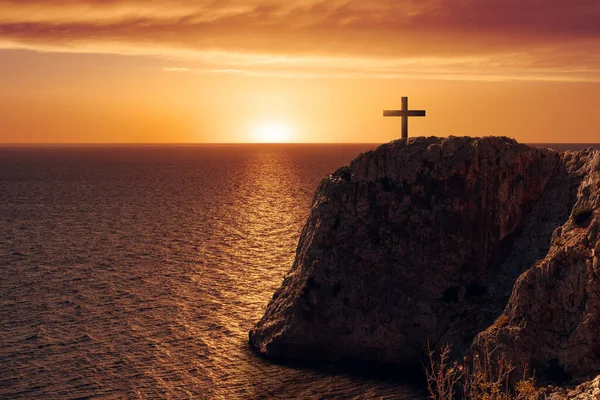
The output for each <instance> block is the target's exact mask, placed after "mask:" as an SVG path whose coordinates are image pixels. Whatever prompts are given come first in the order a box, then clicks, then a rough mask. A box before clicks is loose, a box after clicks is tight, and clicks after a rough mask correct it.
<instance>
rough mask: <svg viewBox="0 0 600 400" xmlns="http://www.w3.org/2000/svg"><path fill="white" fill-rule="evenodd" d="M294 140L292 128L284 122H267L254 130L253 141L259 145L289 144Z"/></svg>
mask: <svg viewBox="0 0 600 400" xmlns="http://www.w3.org/2000/svg"><path fill="white" fill-rule="evenodd" d="M291 138H292V128H291V127H290V126H289V125H288V124H285V123H282V122H265V123H262V124H259V125H256V126H255V127H254V128H253V129H252V141H254V142H258V143H287V142H290V141H291Z"/></svg>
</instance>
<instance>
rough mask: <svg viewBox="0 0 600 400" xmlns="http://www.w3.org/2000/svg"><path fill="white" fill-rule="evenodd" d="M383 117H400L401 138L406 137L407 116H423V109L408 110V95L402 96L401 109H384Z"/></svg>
mask: <svg viewBox="0 0 600 400" xmlns="http://www.w3.org/2000/svg"><path fill="white" fill-rule="evenodd" d="M383 116H384V117H402V139H408V117H424V116H425V110H409V109H408V97H403V98H402V110H385V111H384V112H383Z"/></svg>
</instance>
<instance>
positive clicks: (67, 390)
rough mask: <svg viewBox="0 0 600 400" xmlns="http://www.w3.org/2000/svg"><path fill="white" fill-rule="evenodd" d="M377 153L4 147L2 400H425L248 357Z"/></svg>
mask: <svg viewBox="0 0 600 400" xmlns="http://www.w3.org/2000/svg"><path fill="white" fill-rule="evenodd" d="M374 147H375V145H245V146H240V145H203V146H84V147H81V146H67V147H57V146H44V147H36V146H27V147H18V146H16V147H3V148H0V398H2V399H4V398H24V399H54V398H71V399H75V398H201V399H203V398H206V399H254V398H278V399H280V398H281V399H283V398H305V399H317V398H326V397H332V398H356V399H359V398H360V399H368V398H382V397H385V398H399V399H402V398H415V397H418V395H417V393H419V392H418V391H417V390H415V389H411V388H410V387H409V386H407V385H406V384H405V383H400V382H399V381H394V380H389V379H388V380H384V379H378V378H375V377H372V376H371V377H366V376H364V374H361V373H347V372H346V371H339V370H338V368H337V367H335V368H334V367H331V368H330V367H325V368H322V369H320V370H315V369H308V368H305V367H302V368H300V367H292V366H279V365H275V364H271V363H269V362H266V361H264V360H262V359H260V358H258V357H256V356H255V355H254V354H253V353H252V352H251V351H250V350H249V348H248V345H247V338H248V331H249V330H250V329H251V328H252V326H253V324H254V323H255V322H256V321H258V319H260V317H261V316H262V314H263V312H264V309H265V307H266V305H267V302H268V301H269V300H270V298H271V296H272V294H273V292H274V291H275V290H276V289H277V288H278V287H279V285H280V284H281V282H282V279H283V276H284V275H285V273H286V272H287V271H288V270H289V268H290V267H291V265H292V261H293V258H294V254H295V250H296V245H297V241H298V237H299V235H300V230H301V228H302V226H303V225H304V222H305V220H306V218H307V216H308V213H309V211H310V204H311V200H312V197H313V194H314V191H315V189H316V187H317V185H318V183H319V182H320V180H321V179H322V178H323V177H325V176H326V175H328V174H329V173H331V172H333V171H334V170H335V169H337V168H338V167H340V166H342V165H345V164H347V163H348V162H349V161H350V160H351V159H353V158H354V157H356V156H357V155H358V154H359V153H360V152H363V151H366V150H370V149H372V148H374Z"/></svg>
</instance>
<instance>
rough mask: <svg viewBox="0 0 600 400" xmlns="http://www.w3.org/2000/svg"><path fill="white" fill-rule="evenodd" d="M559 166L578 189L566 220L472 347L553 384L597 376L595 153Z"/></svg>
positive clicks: (599, 311)
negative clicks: (489, 351)
mask: <svg viewBox="0 0 600 400" xmlns="http://www.w3.org/2000/svg"><path fill="white" fill-rule="evenodd" d="M561 158H562V160H561V161H562V164H563V165H564V166H565V168H566V170H567V171H568V173H569V175H571V176H573V177H574V178H575V179H576V180H577V181H578V190H577V198H576V203H575V206H574V207H573V209H572V212H571V215H570V217H569V218H568V219H567V220H566V221H565V223H564V224H563V225H562V226H560V227H559V228H557V229H556V231H555V232H554V235H553V237H552V243H551V248H550V250H549V251H548V253H547V254H546V255H545V257H543V258H542V259H541V260H539V261H538V262H537V263H536V264H535V265H533V266H531V268H529V269H528V270H527V271H526V272H525V273H523V274H522V276H520V277H519V279H518V280H517V282H516V284H515V286H514V290H513V293H512V295H511V297H510V300H509V302H508V305H507V307H506V309H505V311H504V313H503V314H502V315H501V316H500V317H499V318H498V319H497V320H496V321H495V322H494V324H492V326H490V327H489V328H488V329H487V330H485V331H484V332H482V333H481V334H480V335H479V336H478V340H477V341H476V343H475V346H478V344H479V343H488V345H489V346H491V347H494V348H497V349H498V351H499V352H502V353H504V354H505V355H507V356H508V357H509V359H510V360H511V361H512V362H513V364H515V365H521V364H522V362H525V363H527V364H528V365H529V366H531V367H533V368H534V369H535V370H536V371H537V374H538V376H540V375H541V376H542V377H543V378H547V379H549V380H552V381H555V382H558V383H561V382H567V381H569V380H570V379H571V378H572V377H574V376H583V375H588V374H597V373H598V372H599V371H600V259H599V256H600V238H599V237H598V228H599V227H600V217H599V214H598V209H599V207H600V152H598V151H591V150H588V151H584V152H579V153H574V152H568V153H565V154H563V155H562V156H561ZM595 382H596V384H595V386H594V387H595V389H594V393H597V392H598V384H597V383H598V379H596V381H595ZM596 395H597V394H596ZM569 398H572V397H569ZM576 398H582V399H583V398H600V397H576Z"/></svg>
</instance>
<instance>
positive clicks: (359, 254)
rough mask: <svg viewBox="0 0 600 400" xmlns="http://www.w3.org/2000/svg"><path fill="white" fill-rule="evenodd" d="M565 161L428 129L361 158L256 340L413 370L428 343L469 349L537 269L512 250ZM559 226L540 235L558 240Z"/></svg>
mask: <svg viewBox="0 0 600 400" xmlns="http://www.w3.org/2000/svg"><path fill="white" fill-rule="evenodd" d="M560 165H561V164H560V157H559V155H558V154H557V153H555V152H552V151H549V150H542V149H535V148H531V147H528V146H524V145H520V144H518V143H516V142H515V141H513V140H511V139H507V138H484V139H472V138H448V139H440V138H414V139H410V140H408V141H402V140H400V141H395V142H392V143H390V144H387V145H383V146H381V147H379V148H378V149H377V150H375V151H372V152H369V153H366V154H364V155H362V156H360V157H359V158H357V159H356V160H354V161H353V162H352V163H351V164H350V166H348V167H346V168H342V169H340V170H338V171H337V172H336V173H334V174H333V175H331V176H330V177H328V178H327V179H325V180H324V181H323V183H322V184H321V186H320V187H319V189H318V191H317V194H316V196H315V199H314V202H313V207H312V212H311V215H310V217H309V219H308V222H307V223H306V226H305V227H304V230H303V232H302V235H301V239H300V242H299V245H298V249H297V255H296V260H295V262H294V264H293V267H292V269H291V271H290V272H289V273H288V275H287V276H286V277H285V279H284V282H283V285H282V287H281V288H280V289H279V290H278V291H277V292H276V293H275V295H274V296H273V299H272V301H271V303H270V304H269V306H268V307H267V311H266V313H265V315H264V317H263V318H262V320H261V321H260V322H259V323H258V324H257V326H256V328H255V329H254V330H252V331H251V332H250V343H251V345H252V346H253V348H254V349H256V350H257V351H258V352H259V353H261V354H263V355H265V356H270V357H276V358H291V359H327V360H340V359H356V360H365V361H376V362H385V363H396V364H403V365H406V366H409V365H419V366H420V357H421V355H422V354H423V352H424V350H425V349H426V348H427V341H428V340H429V341H430V342H431V343H433V345H435V344H436V343H438V342H451V343H453V344H454V348H455V349H458V350H461V349H464V348H466V347H468V345H469V344H470V343H471V341H472V339H473V337H474V336H475V335H476V334H477V333H478V332H480V331H481V330H482V329H484V328H485V327H487V326H489V325H490V324H491V323H492V322H493V320H494V319H495V318H496V317H497V316H498V315H499V314H500V313H501V312H502V309H503V308H504V306H505V305H506V301H507V299H508V296H509V295H510V292H511V289H512V286H513V283H514V281H515V280H516V279H517V277H518V276H519V274H520V273H521V272H522V271H523V270H524V269H525V268H526V265H524V264H520V263H515V262H512V263H510V262H509V263H506V262H505V261H506V259H507V257H506V253H507V251H506V249H510V248H511V247H512V243H513V242H514V241H515V237H516V236H518V233H519V229H521V230H522V229H523V222H524V220H525V219H526V217H527V215H528V214H529V213H530V212H531V211H532V209H533V208H534V206H535V204H536V202H537V201H538V200H539V198H540V197H541V196H542V194H543V193H544V192H545V190H546V188H547V187H548V183H549V182H550V180H551V179H552V178H553V177H554V176H555V175H556V174H557V172H558V171H559V169H560ZM546 218H547V219H549V220H552V218H553V216H552V215H547V216H546ZM552 229H553V227H552ZM552 229H546V231H545V232H538V231H537V230H536V231H535V232H533V233H534V234H535V235H536V236H537V235H541V236H542V239H544V240H545V243H546V247H547V243H549V241H550V235H551V232H552ZM528 240H529V239H528ZM534 240H535V239H534ZM544 240H542V241H544ZM546 250H547V248H546ZM531 252H532V251H530V250H527V253H531ZM544 255H545V253H544V252H543V251H542V252H540V251H538V249H536V250H535V251H533V254H527V255H525V256H526V257H529V258H530V259H531V262H534V261H535V260H536V259H538V258H540V257H543V256H544Z"/></svg>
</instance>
